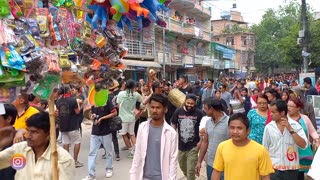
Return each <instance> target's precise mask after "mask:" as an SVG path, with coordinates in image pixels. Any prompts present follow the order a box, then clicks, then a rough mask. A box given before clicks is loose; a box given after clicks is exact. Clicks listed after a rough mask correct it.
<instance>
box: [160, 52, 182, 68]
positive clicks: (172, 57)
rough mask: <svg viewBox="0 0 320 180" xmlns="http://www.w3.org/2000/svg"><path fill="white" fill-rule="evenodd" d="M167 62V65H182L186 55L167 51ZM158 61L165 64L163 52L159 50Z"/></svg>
mask: <svg viewBox="0 0 320 180" xmlns="http://www.w3.org/2000/svg"><path fill="white" fill-rule="evenodd" d="M164 54H165V63H166V65H177V66H182V65H183V62H184V55H183V54H180V53H167V52H165V53H164ZM157 59H158V62H159V63H160V64H163V52H158V57H157Z"/></svg>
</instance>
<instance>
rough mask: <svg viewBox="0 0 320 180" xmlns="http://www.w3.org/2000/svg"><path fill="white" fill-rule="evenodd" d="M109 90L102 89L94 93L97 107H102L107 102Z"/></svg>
mask: <svg viewBox="0 0 320 180" xmlns="http://www.w3.org/2000/svg"><path fill="white" fill-rule="evenodd" d="M108 96H109V92H108V90H107V89H102V90H100V91H97V92H96V94H95V95H94V102H95V104H96V106H97V107H102V106H105V105H106V104H107V101H108Z"/></svg>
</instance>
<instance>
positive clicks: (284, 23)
mask: <svg viewBox="0 0 320 180" xmlns="http://www.w3.org/2000/svg"><path fill="white" fill-rule="evenodd" d="M286 2H287V3H288V4H286V5H285V6H280V7H279V9H278V10H274V9H269V10H267V11H266V12H265V14H264V15H263V18H262V21H261V22H260V24H258V25H254V26H252V31H253V32H254V33H255V35H256V48H255V63H256V68H257V70H258V71H260V72H266V71H267V70H268V68H267V67H271V68H273V67H278V66H282V65H290V66H291V67H292V68H299V67H300V65H301V63H302V55H301V51H302V48H301V47H300V46H299V45H297V38H298V35H299V30H300V29H301V25H300V19H301V17H300V14H301V8H300V1H297V0H295V1H286ZM308 14H309V17H310V13H308ZM309 19H310V18H309ZM309 25H310V32H311V38H310V46H309V47H310V49H309V50H308V51H309V52H311V53H312V56H311V58H312V62H313V63H312V65H314V66H316V65H320V22H319V21H313V20H310V21H309Z"/></svg>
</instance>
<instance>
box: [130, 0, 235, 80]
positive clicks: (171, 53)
mask: <svg viewBox="0 0 320 180" xmlns="http://www.w3.org/2000/svg"><path fill="white" fill-rule="evenodd" d="M169 8H170V11H168V12H159V13H158V16H159V17H160V18H161V19H163V20H164V21H165V22H166V24H167V25H166V27H165V28H163V27H160V26H157V25H153V26H151V27H148V28H144V29H143V30H142V31H141V32H133V31H129V30H128V29H127V28H126V27H125V30H124V32H125V36H126V43H125V46H126V47H127V48H128V55H127V56H126V57H125V59H124V63H125V64H126V65H127V69H126V71H125V74H124V75H125V77H128V78H132V79H134V80H138V79H140V78H143V79H146V77H147V74H146V72H147V69H148V68H153V69H156V70H158V72H160V73H158V74H159V78H166V79H168V80H171V81H174V80H175V79H178V78H179V77H180V76H181V75H187V77H188V80H189V81H196V80H198V79H208V78H214V79H215V78H218V77H219V75H220V73H221V72H234V69H235V66H236V65H235V63H234V59H235V57H236V56H235V54H236V51H235V50H234V49H232V47H229V46H226V45H225V44H224V43H220V44H219V43H218V42H217V43H213V42H212V40H213V38H212V33H213V31H212V29H211V28H212V25H211V10H210V8H208V7H204V6H203V5H202V4H201V3H200V2H198V1H197V0H175V1H173V2H172V3H171V4H170V5H169Z"/></svg>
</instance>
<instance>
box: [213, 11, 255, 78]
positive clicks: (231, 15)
mask: <svg viewBox="0 0 320 180" xmlns="http://www.w3.org/2000/svg"><path fill="white" fill-rule="evenodd" d="M211 25H212V28H211V29H212V32H213V41H214V42H217V43H220V44H224V45H226V46H228V47H231V48H233V49H235V50H236V55H235V62H234V63H235V66H234V70H235V71H240V72H246V73H247V74H251V73H252V72H253V71H255V67H254V51H255V35H254V33H252V32H250V31H249V28H248V23H247V22H245V21H244V20H243V17H242V15H241V13H240V12H237V11H230V12H222V13H221V19H218V20H212V23H211ZM231 71H233V69H232V68H231Z"/></svg>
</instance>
